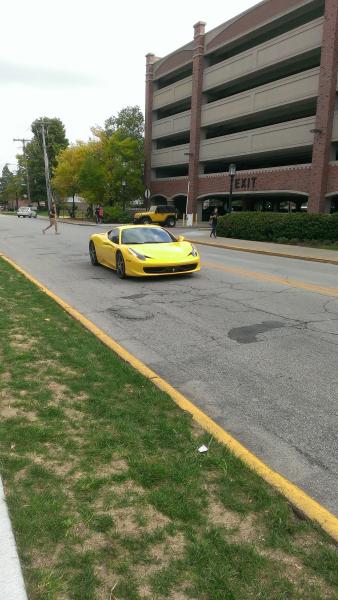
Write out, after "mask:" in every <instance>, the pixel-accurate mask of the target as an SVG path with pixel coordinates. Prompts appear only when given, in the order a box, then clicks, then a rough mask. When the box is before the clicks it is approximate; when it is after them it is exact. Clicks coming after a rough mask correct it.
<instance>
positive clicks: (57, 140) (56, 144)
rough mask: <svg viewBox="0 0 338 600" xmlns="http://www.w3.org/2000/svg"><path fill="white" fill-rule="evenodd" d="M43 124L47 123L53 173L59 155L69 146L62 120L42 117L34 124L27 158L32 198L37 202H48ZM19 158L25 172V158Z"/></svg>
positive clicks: (50, 165)
mask: <svg viewBox="0 0 338 600" xmlns="http://www.w3.org/2000/svg"><path fill="white" fill-rule="evenodd" d="M41 123H45V132H46V147H47V154H48V159H49V167H50V171H51V172H52V171H53V169H54V168H55V167H56V165H57V156H58V154H59V153H60V152H61V150H63V149H64V148H66V147H67V146H68V140H67V138H66V132H65V127H64V125H63V123H62V121H61V120H60V119H57V118H52V119H51V118H48V117H40V118H39V119H36V120H35V121H34V122H33V123H32V126H31V129H32V133H33V137H32V139H31V141H30V142H28V144H27V145H26V157H27V165H28V171H29V180H30V187H31V198H32V200H35V201H37V202H39V201H40V200H42V199H43V200H46V181H45V166H44V157H43V145H42V134H41ZM17 158H18V163H19V166H20V168H21V169H22V170H25V168H26V167H25V159H24V156H23V155H18V157H17Z"/></svg>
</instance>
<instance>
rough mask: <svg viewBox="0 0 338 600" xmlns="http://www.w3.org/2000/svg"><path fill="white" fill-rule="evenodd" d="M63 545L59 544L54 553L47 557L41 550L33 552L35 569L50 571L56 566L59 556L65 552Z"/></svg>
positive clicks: (32, 557)
mask: <svg viewBox="0 0 338 600" xmlns="http://www.w3.org/2000/svg"><path fill="white" fill-rule="evenodd" d="M63 549H64V546H63V544H57V545H56V547H55V550H54V552H53V553H48V554H47V556H46V555H44V554H42V553H41V551H40V550H36V549H35V550H34V549H33V550H32V551H31V559H32V560H31V562H32V564H33V565H34V568H35V569H50V567H52V566H54V565H56V563H57V562H58V560H59V556H60V554H61V552H62V551H63Z"/></svg>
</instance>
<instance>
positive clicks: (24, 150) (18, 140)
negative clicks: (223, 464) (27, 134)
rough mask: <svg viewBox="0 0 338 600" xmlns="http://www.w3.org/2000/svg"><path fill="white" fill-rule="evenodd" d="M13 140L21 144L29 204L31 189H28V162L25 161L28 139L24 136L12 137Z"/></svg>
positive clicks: (29, 201)
mask: <svg viewBox="0 0 338 600" xmlns="http://www.w3.org/2000/svg"><path fill="white" fill-rule="evenodd" d="M13 142H21V144H22V151H23V157H24V161H25V166H26V181H27V196H28V203H29V204H30V203H31V190H30V185H29V175H28V162H27V154H26V142H30V140H27V139H25V138H14V139H13Z"/></svg>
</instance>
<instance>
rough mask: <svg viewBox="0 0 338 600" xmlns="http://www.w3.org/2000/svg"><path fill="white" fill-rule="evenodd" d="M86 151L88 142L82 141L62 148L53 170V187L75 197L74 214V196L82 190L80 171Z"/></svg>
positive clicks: (61, 192) (62, 193) (63, 193)
mask: <svg viewBox="0 0 338 600" xmlns="http://www.w3.org/2000/svg"><path fill="white" fill-rule="evenodd" d="M86 151H87V149H86V144H83V143H82V142H78V143H77V144H75V145H73V146H68V148H65V149H64V150H61V152H60V153H59V154H58V156H57V165H56V167H55V169H54V171H53V179H52V186H53V189H54V190H56V191H57V192H59V193H60V194H61V196H72V198H73V210H72V212H73V216H74V213H75V209H74V198H75V195H76V194H78V193H79V192H80V191H81V185H80V172H81V167H82V164H83V162H84V160H85V158H86Z"/></svg>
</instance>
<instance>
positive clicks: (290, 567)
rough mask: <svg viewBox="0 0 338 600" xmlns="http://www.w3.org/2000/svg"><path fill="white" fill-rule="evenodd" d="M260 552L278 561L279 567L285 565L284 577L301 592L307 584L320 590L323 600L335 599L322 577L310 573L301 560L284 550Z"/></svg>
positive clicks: (264, 550)
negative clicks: (326, 599)
mask: <svg viewBox="0 0 338 600" xmlns="http://www.w3.org/2000/svg"><path fill="white" fill-rule="evenodd" d="M258 552H259V554H261V555H262V556H264V557H266V558H269V559H270V560H274V561H276V562H277V563H278V565H281V564H282V565H285V568H284V569H283V575H284V577H286V578H287V579H289V581H291V582H292V583H293V584H294V585H295V586H297V587H298V588H299V590H300V591H301V590H302V589H303V582H306V584H308V585H310V586H315V587H316V588H317V589H318V588H319V589H320V594H321V596H320V597H321V598H323V600H324V598H332V597H333V594H334V591H333V589H332V588H330V586H328V585H327V584H326V583H325V582H324V581H323V580H322V579H321V578H320V577H316V576H315V575H312V574H311V573H309V572H308V571H307V569H306V567H305V566H304V565H303V563H302V561H301V560H300V559H299V558H297V557H295V556H291V555H290V554H286V553H285V552H283V550H279V549H271V548H259V549H258Z"/></svg>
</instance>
